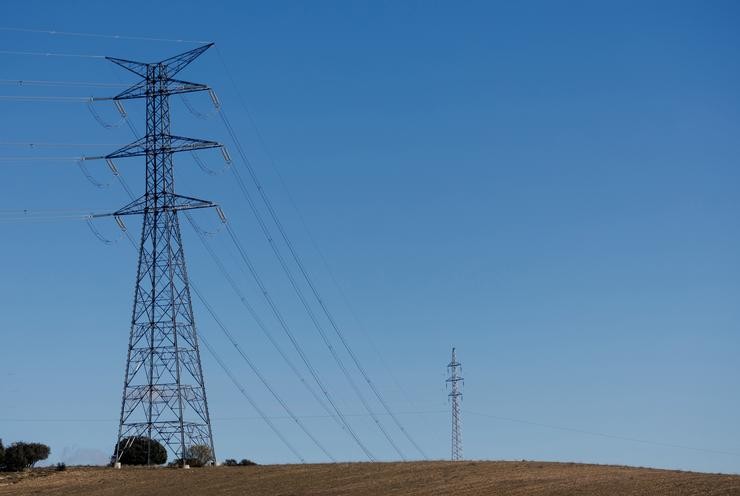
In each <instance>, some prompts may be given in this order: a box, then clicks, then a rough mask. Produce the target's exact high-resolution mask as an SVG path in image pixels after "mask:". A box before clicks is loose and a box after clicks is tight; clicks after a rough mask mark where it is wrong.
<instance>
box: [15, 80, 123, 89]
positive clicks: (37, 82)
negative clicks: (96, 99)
mask: <svg viewBox="0 0 740 496" xmlns="http://www.w3.org/2000/svg"><path fill="white" fill-rule="evenodd" d="M0 84H5V85H12V86H51V87H57V86H71V87H79V88H126V87H127V86H128V85H126V84H122V83H101V82H91V81H51V80H38V79H0Z"/></svg>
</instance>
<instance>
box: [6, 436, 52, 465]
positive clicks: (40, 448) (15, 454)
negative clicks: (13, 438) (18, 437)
mask: <svg viewBox="0 0 740 496" xmlns="http://www.w3.org/2000/svg"><path fill="white" fill-rule="evenodd" d="M49 453H51V450H50V449H49V447H48V446H47V445H45V444H41V443H23V442H18V443H13V444H11V445H10V446H8V447H7V448H6V449H5V455H4V467H5V469H6V470H10V471H13V472H17V471H20V470H25V469H27V468H31V467H33V466H34V465H35V464H36V463H37V462H39V461H41V460H46V459H47V458H48V457H49Z"/></svg>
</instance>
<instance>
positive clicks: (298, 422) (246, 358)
mask: <svg viewBox="0 0 740 496" xmlns="http://www.w3.org/2000/svg"><path fill="white" fill-rule="evenodd" d="M190 287H191V288H192V290H193V292H194V293H195V295H196V296H197V297H198V299H199V300H200V302H201V303H202V304H203V306H204V307H205V308H206V310H207V311H208V313H209V314H210V315H211V317H212V318H213V320H214V321H215V322H216V324H217V325H218V327H219V328H220V329H221V331H223V333H224V334H225V335H226V337H227V338H228V340H229V341H230V342H231V344H232V346H234V348H235V349H236V351H237V352H239V354H240V355H241V357H242V358H243V359H244V361H245V362H246V363H247V365H249V368H250V369H252V372H254V374H255V375H256V376H257V378H258V379H259V380H260V382H261V383H262V385H264V386H265V388H266V389H267V390H268V391H269V392H270V394H272V396H273V398H275V400H276V401H277V402H278V403H280V406H281V407H282V408H283V410H285V412H286V413H287V414H288V415H289V416H290V418H291V419H292V420H293V421H294V422H295V423H296V425H298V427H300V429H301V430H302V431H303V433H304V434H306V436H308V437H309V438H310V439H311V441H312V442H313V443H314V444H315V445H316V446H317V447H318V448H319V449H320V450H321V451H323V452H324V454H325V455H326V456H327V457H329V459H330V460H331V461H333V462H336V459H335V458H334V457H333V456H332V455H331V453H329V452H328V451H327V450H326V448H325V447H324V446H323V445H322V444H321V443H320V442H319V440H318V439H316V437H314V435H313V434H311V432H310V431H309V430H308V429H307V428H306V426H305V425H304V424H303V422H301V420H300V419H299V418H298V417H297V416H296V415H295V414H294V413H293V411H292V410H291V409H290V407H289V406H288V405H287V403H285V401H284V400H283V399H282V398H281V397H280V395H279V394H277V392H276V391H275V389H274V388H273V387H272V386H271V385H270V383H268V382H267V379H265V377H264V376H263V375H262V373H261V372H260V371H259V369H258V368H257V366H256V365H255V364H254V362H253V361H252V360H251V359H250V358H249V356H247V354H246V353H245V352H244V350H242V348H241V346H239V343H238V342H237V341H236V339H234V336H233V335H232V334H231V332H230V331H229V330H228V329H227V328H226V326H225V325H224V323H223V322H222V321H221V319H220V318H219V317H218V315H216V313H215V311H214V310H213V307H211V305H210V304H209V303H208V302H207V301H206V300H205V299H204V298H203V295H201V293H200V291H198V288H197V287H196V286H195V285H194V284H193V281H192V280H191V281H190Z"/></svg>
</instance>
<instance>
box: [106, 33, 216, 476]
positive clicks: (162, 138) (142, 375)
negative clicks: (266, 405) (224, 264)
mask: <svg viewBox="0 0 740 496" xmlns="http://www.w3.org/2000/svg"><path fill="white" fill-rule="evenodd" d="M210 46H211V44H209V45H204V46H202V47H199V48H196V49H194V50H191V51H189V52H185V53H182V54H180V55H177V56H175V57H171V58H169V59H166V60H162V61H161V62H155V63H151V64H147V63H142V62H134V61H131V60H123V59H116V58H110V57H108V60H110V61H111V62H113V63H115V64H118V65H119V66H121V67H123V68H124V69H127V70H129V71H131V72H133V73H134V74H136V75H137V76H140V77H141V78H142V80H141V81H139V82H138V83H136V84H134V85H133V86H131V87H130V88H128V89H127V90H125V91H123V92H122V93H120V94H118V95H117V96H115V97H113V100H128V99H144V100H145V101H146V136H144V137H142V138H140V139H138V140H136V141H134V142H133V143H131V144H130V145H127V146H125V147H123V148H121V149H119V150H117V151H115V152H113V153H111V154H109V155H107V156H105V157H101V158H105V159H107V160H111V159H117V158H125V157H141V156H143V157H146V191H145V193H144V195H142V196H141V197H140V198H137V199H136V200H134V201H132V202H131V203H129V204H128V205H126V206H125V207H123V208H121V209H120V210H118V211H116V212H114V213H113V214H111V215H114V216H116V217H119V216H123V215H143V216H144V220H143V223H142V230H141V243H140V245H139V263H138V271H137V273H136V290H135V294H134V308H133V313H132V318H131V335H130V339H129V345H128V357H127V360H126V375H125V378H124V386H123V399H122V401H121V420H120V424H119V428H118V441H117V443H116V449H115V455H114V456H115V461H116V462H119V461H120V460H121V457H122V456H123V454H124V453H125V452H126V450H127V449H128V448H130V447H131V445H132V442H133V439H134V438H135V437H139V436H144V437H147V438H149V439H153V440H156V441H158V442H160V443H161V444H162V445H163V446H165V448H167V450H168V451H169V452H170V453H172V454H174V455H175V458H178V459H181V460H182V461H183V465H184V463H185V458H186V454H187V450H188V449H189V448H190V447H191V446H195V445H205V446H208V447H209V448H211V454H212V456H213V459H214V461H215V454H214V453H215V452H214V450H213V434H212V432H211V420H210V416H209V413H208V401H207V399H206V388H205V382H204V381H203V369H202V367H201V363H200V352H199V348H198V336H197V334H196V330H195V320H194V319H193V308H192V304H191V299H190V287H189V283H188V273H187V270H186V267H185V253H184V251H183V247H182V239H181V237H180V223H179V220H178V212H179V211H181V210H189V209H195V208H208V207H215V206H216V205H215V204H214V203H212V202H209V201H205V200H199V199H197V198H192V197H188V196H182V195H178V194H176V193H175V180H174V167H173V162H172V156H173V154H174V153H177V152H182V151H191V150H197V149H202V148H216V147H220V146H221V145H220V144H219V143H216V142H213V141H205V140H199V139H192V138H184V137H182V136H175V135H172V134H170V107H169V96H170V95H173V94H179V93H190V92H194V91H205V90H208V89H209V88H208V86H206V85H203V84H197V83H189V82H187V81H181V80H178V79H174V76H175V75H176V74H177V73H179V72H180V71H181V70H183V69H184V68H185V67H186V66H187V65H188V64H190V63H191V62H192V61H193V60H195V59H196V58H197V57H198V56H199V55H201V54H202V53H203V52H204V51H206V50H207V49H208V48H209V47H210ZM151 444H152V443H151V442H150V443H149V448H148V450H147V453H148V454H147V458H148V461H150V462H152V460H151V454H152V450H151Z"/></svg>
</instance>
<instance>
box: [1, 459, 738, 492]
mask: <svg viewBox="0 0 740 496" xmlns="http://www.w3.org/2000/svg"><path fill="white" fill-rule="evenodd" d="M11 494H12V495H14V496H25V495H44V496H47V495H48V496H70V495H95V496H128V495H136V496H148V495H151V496H190V495H204V494H205V495H209V496H210V495H218V496H220V495H240V496H241V495H248V496H268V495H269V496H332V495H352V496H386V495H399V496H400V495H404V496H420V495H448V494H455V495H460V496H480V495H502V496H503V495H517V496H518V495H522V496H524V495H526V496H539V495H563V496H564V495H569V496H571V495H596V496H602V495H603V496H606V495H609V496H616V495H619V496H628V495H650V496H662V495H665V496H683V495H712V496H720V495H738V496H740V476H737V475H715V474H702V473H693V472H678V471H671V470H655V469H645V468H631V467H617V466H604V465H583V464H571V463H544V462H543V463H540V462H457V463H451V462H408V463H339V464H316V465H265V466H256V467H215V468H202V469H191V470H181V469H179V470H178V469H165V468H157V469H144V468H124V469H123V470H114V469H110V468H70V469H68V470H67V471H65V472H53V471H44V472H41V473H38V474H36V475H34V474H26V476H25V477H23V478H22V480H20V481H19V482H14V483H11V479H0V495H11Z"/></svg>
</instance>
